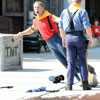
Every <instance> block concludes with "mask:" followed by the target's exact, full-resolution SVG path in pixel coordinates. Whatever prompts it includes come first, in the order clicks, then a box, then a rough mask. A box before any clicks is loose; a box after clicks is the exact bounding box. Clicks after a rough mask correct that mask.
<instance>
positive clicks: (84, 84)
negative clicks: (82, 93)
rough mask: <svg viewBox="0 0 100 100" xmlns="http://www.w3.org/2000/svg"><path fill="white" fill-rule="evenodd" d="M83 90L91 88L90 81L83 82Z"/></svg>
mask: <svg viewBox="0 0 100 100" xmlns="http://www.w3.org/2000/svg"><path fill="white" fill-rule="evenodd" d="M82 84H83V85H82V86H83V90H91V87H90V86H89V84H88V81H83V82H82Z"/></svg>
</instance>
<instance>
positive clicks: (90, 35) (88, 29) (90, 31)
mask: <svg viewBox="0 0 100 100" xmlns="http://www.w3.org/2000/svg"><path fill="white" fill-rule="evenodd" d="M86 32H87V34H88V36H89V39H90V46H93V37H92V30H91V27H87V28H86Z"/></svg>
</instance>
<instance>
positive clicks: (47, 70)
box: [0, 47, 100, 100]
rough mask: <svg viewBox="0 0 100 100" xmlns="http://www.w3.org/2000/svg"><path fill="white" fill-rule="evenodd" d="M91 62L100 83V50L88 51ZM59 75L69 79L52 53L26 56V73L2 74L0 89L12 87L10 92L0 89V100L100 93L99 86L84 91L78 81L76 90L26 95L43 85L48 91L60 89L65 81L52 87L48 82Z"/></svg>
mask: <svg viewBox="0 0 100 100" xmlns="http://www.w3.org/2000/svg"><path fill="white" fill-rule="evenodd" d="M88 63H89V64H90V65H92V66H93V67H94V68H95V71H96V73H97V79H98V81H99V82H100V78H99V77H100V74H99V72H100V70H99V69H100V68H99V67H100V47H98V48H92V49H88ZM59 74H63V75H64V76H65V77H66V69H65V68H64V67H63V65H62V64H61V63H60V62H59V61H58V60H57V59H56V58H55V57H54V56H53V55H52V53H51V52H44V51H43V52H41V53H40V54H37V53H26V54H23V70H17V71H5V72H0V87H4V86H13V88H10V89H7V88H0V100H25V99H28V98H31V97H36V96H40V97H42V98H45V97H56V96H72V95H79V96H82V95H83V94H90V95H91V94H95V93H100V85H98V86H97V87H95V88H92V90H91V91H83V90H82V87H80V86H79V85H80V83H77V80H76V79H75V83H76V84H75V85H74V86H73V91H65V89H64V88H63V89H61V90H60V91H59V92H55V93H49V92H46V91H43V92H32V93H28V92H26V91H27V90H29V89H36V88H40V87H41V86H43V87H46V89H47V90H57V89H59V88H62V87H64V86H66V79H65V80H64V81H62V82H61V83H58V84H53V83H52V82H50V81H49V80H48V77H49V76H52V75H54V76H56V75H59Z"/></svg>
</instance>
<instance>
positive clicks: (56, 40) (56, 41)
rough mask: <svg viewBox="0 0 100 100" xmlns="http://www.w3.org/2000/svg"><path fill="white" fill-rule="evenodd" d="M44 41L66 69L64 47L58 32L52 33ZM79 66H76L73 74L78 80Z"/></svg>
mask: <svg viewBox="0 0 100 100" xmlns="http://www.w3.org/2000/svg"><path fill="white" fill-rule="evenodd" d="M46 43H47V45H48V47H49V49H50V50H51V52H52V53H53V54H54V55H55V56H56V58H57V59H58V60H59V61H60V62H61V63H62V64H63V65H64V67H65V68H66V69H67V59H66V58H67V55H66V48H64V47H63V46H62V39H61V37H60V36H59V35H58V34H54V35H53V36H52V37H51V38H50V39H49V40H46ZM78 72H79V68H78V67H77V68H76V70H75V74H74V76H75V77H76V78H77V80H78V81H80V78H79V76H78V74H77V73H78Z"/></svg>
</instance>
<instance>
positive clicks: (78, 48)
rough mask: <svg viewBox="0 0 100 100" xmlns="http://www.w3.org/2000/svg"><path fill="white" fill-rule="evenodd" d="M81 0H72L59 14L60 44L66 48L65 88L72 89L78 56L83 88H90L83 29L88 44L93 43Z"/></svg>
mask: <svg viewBox="0 0 100 100" xmlns="http://www.w3.org/2000/svg"><path fill="white" fill-rule="evenodd" d="M80 5H81V0H72V4H71V5H70V6H69V8H68V9H65V10H63V12H62V13H61V16H60V23H59V28H60V33H61V37H62V44H63V46H64V47H66V49H67V59H68V73H67V86H66V90H72V85H73V80H74V71H75V62H76V59H77V57H78V59H79V65H80V74H81V79H82V83H83V90H91V88H90V87H89V85H88V64H87V48H86V38H85V37H84V34H83V31H84V30H86V32H87V34H88V36H89V39H90V41H89V44H90V46H92V45H93V38H92V32H91V27H90V26H91V25H90V23H89V20H88V14H87V12H86V10H84V9H82V8H81V6H80Z"/></svg>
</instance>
